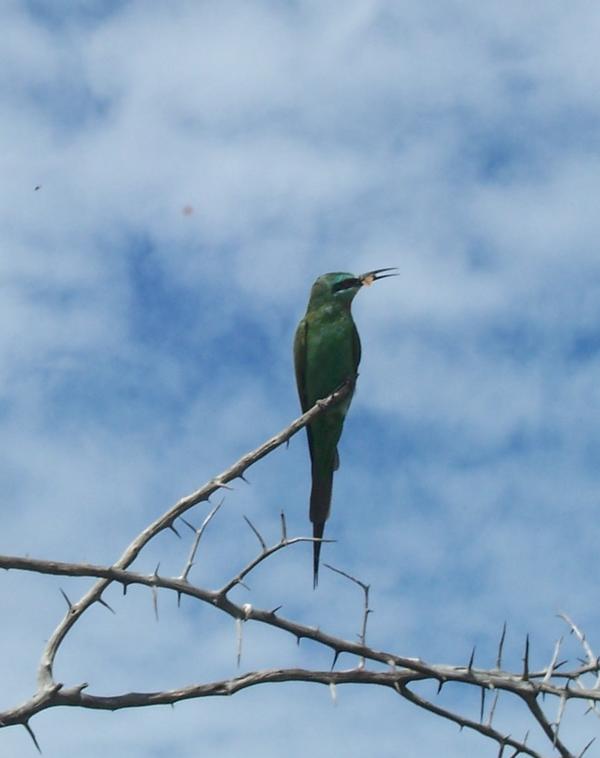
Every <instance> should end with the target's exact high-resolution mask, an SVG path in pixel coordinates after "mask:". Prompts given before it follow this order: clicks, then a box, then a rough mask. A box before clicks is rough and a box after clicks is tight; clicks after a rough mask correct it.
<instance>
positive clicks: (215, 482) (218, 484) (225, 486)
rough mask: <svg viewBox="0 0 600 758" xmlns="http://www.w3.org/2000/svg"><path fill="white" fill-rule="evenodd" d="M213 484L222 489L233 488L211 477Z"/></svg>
mask: <svg viewBox="0 0 600 758" xmlns="http://www.w3.org/2000/svg"><path fill="white" fill-rule="evenodd" d="M213 484H216V485H217V487H222V488H223V489H224V490H233V487H231V486H230V485H229V484H226V483H225V482H221V481H219V480H218V479H213Z"/></svg>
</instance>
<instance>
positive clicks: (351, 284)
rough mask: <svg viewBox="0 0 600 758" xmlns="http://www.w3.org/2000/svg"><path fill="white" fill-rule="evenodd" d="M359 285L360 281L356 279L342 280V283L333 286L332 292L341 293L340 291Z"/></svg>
mask: <svg viewBox="0 0 600 758" xmlns="http://www.w3.org/2000/svg"><path fill="white" fill-rule="evenodd" d="M358 285H360V280H359V279H357V278H356V277H352V278H351V279H342V281H341V282H337V283H336V284H334V285H333V287H332V288H331V291H332V292H339V290H347V289H349V288H350V287H357V286H358Z"/></svg>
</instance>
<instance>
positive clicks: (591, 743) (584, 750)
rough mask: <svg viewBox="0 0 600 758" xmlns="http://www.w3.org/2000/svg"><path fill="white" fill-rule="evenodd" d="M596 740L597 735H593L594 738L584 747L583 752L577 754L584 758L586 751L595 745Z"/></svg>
mask: <svg viewBox="0 0 600 758" xmlns="http://www.w3.org/2000/svg"><path fill="white" fill-rule="evenodd" d="M595 741H596V738H595V737H592V739H591V740H590V741H589V742H588V744H587V745H586V746H585V747H584V748H583V750H582V751H581V753H579V755H578V756H577V758H583V755H584V753H586V752H587V749H588V748H589V747H591V746H592V745H593V743H594V742H595Z"/></svg>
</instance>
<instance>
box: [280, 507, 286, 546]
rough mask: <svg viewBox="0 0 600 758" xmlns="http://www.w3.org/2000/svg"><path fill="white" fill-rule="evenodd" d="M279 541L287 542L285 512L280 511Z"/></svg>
mask: <svg viewBox="0 0 600 758" xmlns="http://www.w3.org/2000/svg"><path fill="white" fill-rule="evenodd" d="M280 516H281V541H282V542H287V526H286V523H285V513H284V512H283V511H281V514H280Z"/></svg>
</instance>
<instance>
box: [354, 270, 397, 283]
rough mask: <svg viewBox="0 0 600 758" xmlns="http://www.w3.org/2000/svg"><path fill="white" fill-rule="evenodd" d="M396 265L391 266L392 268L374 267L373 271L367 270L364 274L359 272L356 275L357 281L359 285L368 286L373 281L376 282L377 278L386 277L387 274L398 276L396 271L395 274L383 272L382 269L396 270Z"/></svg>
mask: <svg viewBox="0 0 600 758" xmlns="http://www.w3.org/2000/svg"><path fill="white" fill-rule="evenodd" d="M396 270H397V269H396V266H392V268H376V269H375V270H374V271H367V273H366V274H361V275H360V276H359V277H358V280H359V282H360V283H361V285H364V286H366V287H370V286H371V284H373V282H376V281H377V280H378V279H387V277H388V276H398V274H397V273H395V274H384V273H383V272H384V271H396Z"/></svg>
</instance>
